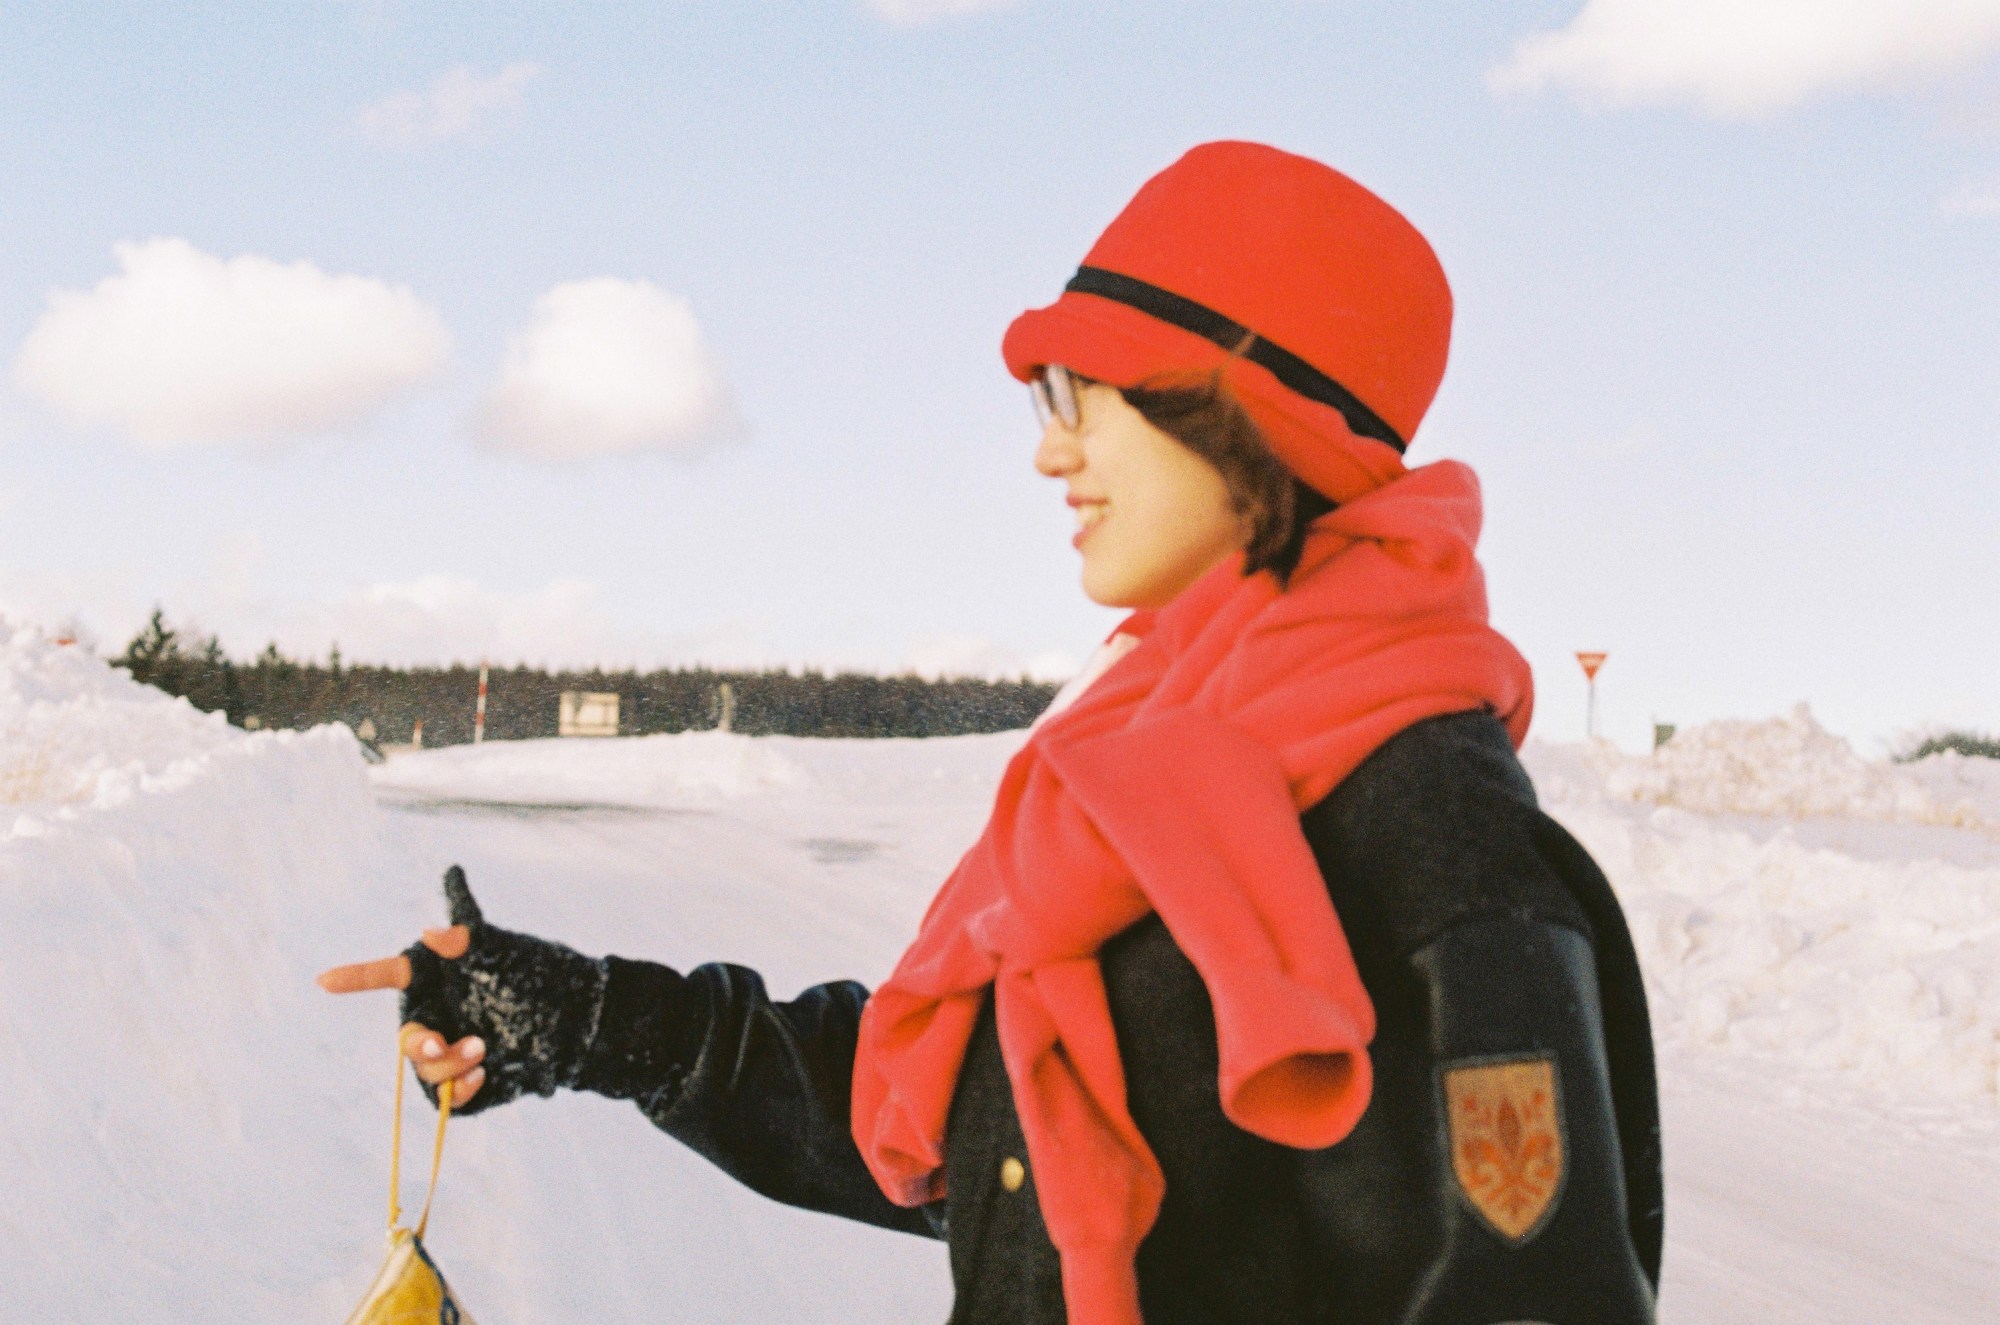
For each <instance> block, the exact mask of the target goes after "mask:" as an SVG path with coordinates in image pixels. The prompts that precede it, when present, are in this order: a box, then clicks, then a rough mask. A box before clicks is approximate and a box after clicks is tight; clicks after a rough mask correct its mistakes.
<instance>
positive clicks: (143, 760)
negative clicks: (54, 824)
mask: <svg viewBox="0 0 2000 1325" xmlns="http://www.w3.org/2000/svg"><path fill="white" fill-rule="evenodd" d="M233 736H240V733H232V730H231V728H230V726H229V724H228V723H227V722H225V721H224V720H223V718H222V716H221V715H220V714H209V713H202V712H200V711H199V710H197V709H195V708H194V707H193V706H191V705H189V704H186V703H183V702H181V701H178V700H175V699H171V698H169V697H168V696H166V695H164V694H162V693H160V692H159V691H157V690H154V689H151V688H150V687H146V686H139V685H134V684H133V683H132V680H131V678H130V677H128V676H126V675H125V674H124V673H122V672H118V671H114V670H113V669H111V668H109V667H106V666H105V665H104V664H103V663H102V662H100V661H98V659H96V658H95V657H93V656H91V655H90V654H88V653H86V652H84V651H83V650H81V649H75V648H64V647H62V646H59V645H57V644H55V643H54V642H52V641H50V640H49V639H48V638H47V637H45V636H44V635H42V633H41V632H40V631H38V630H35V629H33V628H32V627H17V626H14V625H11V624H9V623H8V622H6V621H4V620H0V827H4V826H5V825H7V824H9V823H11V822H13V821H14V815H13V814H12V813H10V811H13V812H18V811H21V810H33V811H40V812H43V813H47V812H49V811H56V810H59V809H60V807H64V806H98V807H105V806H110V805H115V804H118V803H120V802H122V801H125V800H127V799H129V798H130V797H132V796H133V795H135V794H138V793H140V792H142V791H145V790H150V789H156V788H159V787H164V786H167V785H172V784H175V783H179V782H184V781H186V780H187V779H188V778H190V777H193V776H196V770H197V769H198V768H199V766H200V764H201V761H202V760H203V759H205V758H207V757H208V756H210V755H211V754H213V753H214V752H216V751H218V750H221V749H223V748H225V747H226V746H228V745H229V744H230V742H231V740H232V737H233ZM34 822H37V821H35V820H30V821H29V823H30V825H32V824H33V823H34ZM31 831H34V829H33V827H32V826H28V827H21V826H19V825H18V824H17V825H16V826H14V827H8V828H6V832H7V834H8V835H11V834H12V833H14V832H31Z"/></svg>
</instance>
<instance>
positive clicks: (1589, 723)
mask: <svg viewBox="0 0 2000 1325" xmlns="http://www.w3.org/2000/svg"><path fill="white" fill-rule="evenodd" d="M1610 656H1611V655H1610V654H1608V653H1579V654H1577V655H1576V660H1577V662H1578V663H1579V664H1580V665H1581V666H1582V667H1583V679H1584V682H1585V683H1586V684H1587V685H1588V686H1589V689H1590V698H1589V700H1588V701H1587V702H1588V707H1587V708H1586V709H1585V710H1584V719H1583V731H1584V735H1586V736H1588V737H1589V738H1590V739H1591V740H1593V741H1594V740H1596V739H1597V669H1598V668H1600V667H1602V666H1604V660H1605V659H1606V658H1609V657H1610Z"/></svg>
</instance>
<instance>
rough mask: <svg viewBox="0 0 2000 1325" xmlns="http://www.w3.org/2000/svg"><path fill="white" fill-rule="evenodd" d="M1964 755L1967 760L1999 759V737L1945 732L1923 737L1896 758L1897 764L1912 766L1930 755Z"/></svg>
mask: <svg viewBox="0 0 2000 1325" xmlns="http://www.w3.org/2000/svg"><path fill="white" fill-rule="evenodd" d="M1947 751H1949V752H1950V753H1952V754H1961V755H1965V756H1966V757H1968V758H1978V759H2000V736H1988V735H1986V734H1985V733H1983V732H1971V731H1947V732H1938V733H1936V734H1934V735H1931V736H1926V737H1924V738H1923V739H1922V740H1921V741H1919V742H1917V743H1916V744H1915V745H1913V746H1911V747H1910V748H1909V749H1907V750H1905V751H1903V753H1901V754H1899V755H1897V756H1896V762H1897V763H1899V764H1913V763H1915V762H1916V761H1917V760H1919V759H1928V758H1930V757H1931V756H1932V755H1941V754H1944V753H1946V752H1947Z"/></svg>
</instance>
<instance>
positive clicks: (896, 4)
mask: <svg viewBox="0 0 2000 1325" xmlns="http://www.w3.org/2000/svg"><path fill="white" fill-rule="evenodd" d="M1013 3H1014V0H868V7H869V8H870V9H872V10H874V11H875V13H876V15H877V16H878V17H881V18H886V19H888V20H889V21H890V22H891V23H902V24H906V25H910V24H917V23H929V22H932V21H934V20H937V19H941V18H957V17H959V16H961V15H964V14H977V13H981V12H983V11H985V10H988V9H1006V8H1008V7H1010V6H1011V5H1013Z"/></svg>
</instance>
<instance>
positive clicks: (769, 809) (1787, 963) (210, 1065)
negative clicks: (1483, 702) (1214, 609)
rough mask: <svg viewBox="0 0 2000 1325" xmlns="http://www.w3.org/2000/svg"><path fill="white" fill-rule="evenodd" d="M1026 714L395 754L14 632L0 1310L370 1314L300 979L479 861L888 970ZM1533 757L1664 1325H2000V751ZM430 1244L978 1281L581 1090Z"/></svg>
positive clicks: (785, 1313)
mask: <svg viewBox="0 0 2000 1325" xmlns="http://www.w3.org/2000/svg"><path fill="white" fill-rule="evenodd" d="M1019 739H1020V737H1019V736H1018V734H1008V735H999V736H988V737H969V738H961V739H951V740H932V741H873V742H864V741H803V740H788V739H782V738H761V739H752V738H744V737H735V736H728V735H722V734H717V733H696V734H688V735H684V736H675V737H656V738H647V739H642V740H626V741H617V742H601V743H593V742H580V741H568V742H557V741H549V742H524V743H508V744H497V743H496V744H494V745H489V746H485V747H482V748H479V749H465V748H460V749H456V750H443V751H436V752H426V753H422V754H409V755H398V756H396V757H394V758H392V759H391V760H390V761H389V763H388V764H386V765H383V766H381V767H378V768H376V769H373V770H368V769H366V768H365V767H364V765H363V764H362V762H361V759H360V756H359V751H358V749H357V748H356V747H355V745H354V743H353V741H352V739H351V738H350V737H349V736H348V735H347V734H346V733H345V732H344V730H341V729H322V730H319V731H315V732H310V733H305V734H300V735H294V734H289V733H262V734H257V735H246V734H244V733H241V732H238V731H234V730H232V729H229V728H227V727H226V726H225V725H223V724H222V723H221V722H220V720H219V719H214V718H209V717H205V716H203V715H201V714H198V713H196V712H195V711H194V710H192V709H191V708H189V707H188V706H186V705H185V704H181V703H179V702H177V701H172V700H168V699H166V698H165V697H163V696H160V695H158V694H156V693H155V692H152V691H149V690H145V689H142V688H140V687H137V686H133V685H131V684H130V683H129V682H127V681H126V680H125V679H124V678H123V677H122V676H121V675H119V674H117V673H114V672H111V671H109V670H108V669H106V668H104V667H103V665H102V664H101V663H99V662H97V661H96V660H94V659H91V658H89V657H87V656H85V655H82V654H79V653H77V652H75V651H73V650H66V649H60V648H58V647H57V646H55V645H53V644H51V643H49V642H47V641H45V640H43V639H42V638H40V637H39V636H37V635H35V634H33V633H32V632H28V631H22V630H15V629H13V628H11V627H8V626H7V625H5V624H4V623H0V1083H4V1094H0V1100H4V1103H0V1122H4V1124H5V1125H4V1127H0V1157H4V1176H5V1183H6V1190H7V1192H8V1196H9V1198H10V1199H8V1200H7V1201H5V1202H0V1321H4V1322H9V1323H11V1322H16V1321H19V1322H68V1321H82V1320H86V1319H98V1318H104V1317H124V1318H133V1319H143V1320H159V1321H183V1320H185V1321H191V1322H192V1321H201V1322H204V1323H208V1322H235V1321H242V1322H246V1323H247V1322H251V1321H268V1320H274V1319H336V1320H337V1319H341V1318H342V1316H344V1314H345V1312H346V1310H347V1308H348V1307H350V1306H351V1305H352V1302H353V1300H354V1298H355V1297H357V1296H358V1294H359V1293H360V1291H361V1289H362V1287H363V1286H364V1285H365V1283H366V1281H367V1279H368V1276H369V1274H370V1273H371V1272H372V1270H373V1268H374V1264H375V1262H376V1260H377V1258H378V1255H379V1250H380V1243H379V1228H380V1222H381V1217H382V1204H383V1192H382V1190H381V1188H382V1184H383V1181H384V1178H385V1172H384V1170H385V1164H386V1158H387V1156H386V1147H387V1132H388V1116H387V1115H388V1112H389V1092H390V1076H389V1072H390V1068H391V1065H392V1055H393V1052H394V1049H393V1042H392V1038H391V1036H392V1030H393V1020H394V1014H393V1006H392V1001H391V1000H390V999H389V998H388V997H387V996H356V997H353V998H347V999H332V998H329V997H327V996H325V995H322V994H320V993H319V992H318V991H317V990H316V989H314V988H313V987H312V985H311V983H310V977H311V974H312V973H313V972H314V971H315V970H317V969H319V968H320V967H323V966H325V965H329V964H331V963H334V962H337V961H343V960H350V959H353V958H357V957H365V956H373V955H377V954H380V953H384V952H388V951H392V950H394V949H396V948H399V947H401V946H403V945H404V944H405V943H407V942H408V941H409V939H410V937H411V935H412V934H413V933H414V932H415V930H416V929H417V928H418V927H419V926H420V925H423V924H431V923H437V920H438V918H439V917H440V914H441V906H440V903H439V901H438V898H437V893H436V879H437V876H438V874H439V872H440V871H441V870H442V868H443V867H444V866H445V865H446V864H448V863H451V862H453V861H457V862H460V863H462V864H464V865H465V867H466V869H467V871H468V874H469V875H470V877H471V880H472V883H473V887H474V889H475V890H476V891H477V892H478V893H479V895H480V897H481V900H482V902H483V903H484V904H485V906H486V910H487V913H488V915H489V917H491V918H492V919H493V920H494V921H495V922H496V923H499V924H503V925H508V926H511V927H515V928H521V929H526V930H531V931H534V932H538V933H543V934H547V935H549V936H552V937H558V938H562V939H564V940H566V941H568V942H570V943H572V944H574V945H576V946H578V947H580V948H583V949H585V950H586V951H595V952H603V951H616V952H621V953H624V954H627V955H631V956H644V957H651V958H656V959H659V960H664V961H670V962H676V963H681V964H692V963H695V962H699V961H705V960H718V959H719V960H733V961H740V962H744V963H747V964H750V965H754V966H756V967H758V968H759V969H761V970H763V971H764V972H765V974H766V976H767V978H768V979H769V980H770V982H771V983H772V985H773V987H774V988H776V989H779V990H790V989H795V988H798V987H800V986H803V985H805V984H808V983H811V982H814V981H818V980H824V979H830V978H837V977H845V976H853V977H856V978H859V979H863V980H873V979H876V978H879V976H880V975H881V974H882V973H883V972H884V971H885V970H886V969H887V968H888V966H889V964H890V963H891V962H892V961H893V959H894V957H895V954H896V952H897V951H898V949H899V946H900V944H901V942H902V940H903V939H904V938H906V937H907V935H908V934H909V933H910V932H911V931H912V930H913V928H914V926H915V923H916V919H917V916H918V915H919V913H920V912H921V909H922V907H923V905H924V903H925V901H926V900H927V899H928V897H929V894H930V891H931V890H932V888H934V887H935V885H936V883H937V882H938V880H939V879H940V878H941V877H942V876H943V874H944V872H945V871H946V870H947V869H948V868H949V866H950V864H951V862H952V860H953V859H954V858H955V856H956V854H957V852H958V851H960V850H961V849H962V848H963V847H964V845H965V844H966V843H967V842H968V841H969V840H970V839H971V837H972V836H973V835H974V834H975V833H976V831H977V829H978V826H979V823H980V821H981V819H982V818H983V815H984V812H985V809H986V804H987V800H988V797H989V796H990V794H991V789H992V786H993V784H994V781H995V778H996V776H997V774H998V771H999V768H1000V765H1001V763H1002V762H1003V761H1004V760H1005V758H1006V756H1007V755H1008V754H1009V753H1010V752H1011V751H1012V749H1013V748H1014V746H1015V744H1016V743H1017V742H1018V740H1019ZM1528 762H1529V766H1530V768H1531V770H1532V771H1533V772H1534V774H1535V776H1536V780H1537V783H1538V785H1539V786H1540V787H1541V789H1542V792H1543V795H1544V798H1545V800H1546V801H1547V802H1548V804H1549V807H1550V809H1551V811H1552V812H1553V813H1555V814H1556V815H1557V817H1559V818H1561V819H1562V820H1563V821H1564V822H1565V823H1566V824H1568V825H1569V826H1570V828H1571V829H1572V830H1573V831H1574V832H1576V833H1577V835H1578V836H1579V837H1580V838H1581V839H1582V840H1583V841H1584V842H1585V843H1586V845H1588V846H1589V847H1590V849H1591V850H1592V852H1593V853H1594V854H1596V855H1597V857H1598V859H1599V860H1600V861H1601V862H1603V864H1604V865H1605V867H1606V869H1607V871H1608V872H1609V873H1610V874H1611V876H1612V879H1613V882H1614V884H1615V885H1616V886H1617V887H1618V889H1619V891H1620V894H1621V896H1622V897H1623V898H1624V900H1625V903H1626V905H1627V908H1628V910H1629V912H1630V914H1631V916H1632V921H1633V928H1634V932H1635V937H1636V938H1637V940H1638V942H1639V946H1640V951H1641V957H1642V960H1643V961H1644V962H1645V964H1646V968H1647V974H1648V978H1649V981H1650V983H1651V988H1652V992H1653V1000H1654V1010H1655V1016H1656V1018H1657V1020H1658V1032H1659V1040H1660V1047H1661V1054H1662V1074H1663V1077H1662V1079H1663V1088H1664V1094H1665V1106H1666V1127H1667V1138H1666V1139H1667V1157H1668V1202H1669V1204H1668V1259H1667V1270H1666V1288H1665V1293H1664V1296H1663V1316H1664V1319H1666V1320H1667V1321H1669V1322H1673V1323H1675V1325H1697V1323H1704V1325H1705V1323H1707V1322H1717V1323H1719V1325H1720V1323H1727V1322H1737V1321H1741V1322H1752V1321H1754V1322H1759V1323H1760V1325H1767V1323H1776V1322H1790V1321H1798V1322H1807V1321H1810V1322H1814V1323H1815V1325H1835V1323H1838V1322H1853V1323H1854V1325H1884V1323H1887V1322H1896V1323H1897V1325H1905V1323H1918V1322H1983V1321H1992V1320H1995V1319H2000V1307H1996V1303H2000V1202H1996V1200H1995V1199H1994V1196H1993V1193H1994V1192H1995V1191H1996V1190H2000V765H1996V764H1994V763H1992V762H1989V761H1980V760H1960V759H1956V758H1949V757H1947V758H1941V759H1935V760H1927V761H1925V762H1924V763H1923V764H1922V765H1918V766H1914V767H1908V768H1905V767H1896V766H1893V765H1886V764H1882V763H1878V762H1873V761H1867V760H1862V759H1859V758H1858V757H1856V756H1855V755H1854V753H1853V752H1852V751H1851V750H1850V749H1848V748H1847V746H1846V745H1845V743H1843V742H1840V741H1838V740H1837V739H1835V738H1832V737H1830V736H1828V735H1827V734H1826V733H1824V732H1822V731H1820V730H1819V729H1818V728H1817V727H1816V726H1814V725H1813V724H1812V722H1811V720H1810V717H1809V715H1806V714H1804V713H1803V712H1799V713H1794V714H1792V715H1788V716H1786V717H1784V718H1780V719H1774V720H1771V721H1768V722H1762V723H1752V724H1733V725H1732V724H1716V725H1715V726H1713V727H1710V728H1703V729H1696V730H1693V731H1688V732H1684V733H1683V734H1682V735H1681V736H1680V737H1678V738H1677V739H1676V741H1675V742H1674V744H1673V745H1671V746H1669V747H1668V749H1667V750H1665V751H1662V752H1661V753H1660V754H1659V755H1658V756H1655V757H1652V758H1637V757H1625V756H1619V755H1617V754H1616V753H1615V752H1612V751H1609V750H1605V749H1595V750H1593V749H1586V748H1583V747H1542V746H1536V745H1532V744H1531V746H1530V749H1529V752H1528ZM420 1107H421V1106H419V1105H415V1104H413V1107H412V1113H411V1118H412V1120H413V1122H414V1121H416V1120H417V1119H418V1117H419V1113H418V1110H419V1108H420ZM417 1130H418V1132H419V1133H420V1132H421V1128H420V1127H419V1128H418V1129H417ZM414 1149H415V1142H414V1140H413V1144H412V1150H413V1152H414ZM431 1242H432V1245H433V1249H434V1250H435V1251H436V1253H437V1255H438V1257H439V1259H440V1260H441V1262H442V1263H443V1265H444V1266H445V1268H446V1270H447V1272H448V1273H449V1274H450V1275H451V1277H452V1279H453V1281H454V1283H455V1284H456V1285H457V1286H458V1287H459V1288H460V1290H461V1292H462V1294H463V1296H464V1297H465V1299H466V1300H467V1303H468V1305H469V1306H470V1307H471V1309H472V1310H473V1312H474V1314H475V1315H477V1316H478V1317H479V1319H481V1320H482V1321H486V1322H488V1325H505V1323H506V1322H508V1321H519V1322H529V1321H535V1320H565V1321H566V1320H585V1319H590V1320H603V1321H626V1320H630V1321H634V1322H637V1321H648V1322H651V1321H656V1320H660V1319H673V1320H681V1321H688V1322H697V1321H718V1322H719V1321H735V1320H743V1319H758V1320H768V1321H774V1322H794V1321H797V1322H821V1321H824V1322H828V1323H829V1325H831V1323H832V1322H843V1323H847V1322H877V1321H879V1322H883V1325H888V1323H889V1322H896V1323H898V1325H908V1323H909V1322H913V1321H923V1320H937V1319H942V1318H943V1316H944V1314H945V1311H946V1306H947V1297H948V1289H947V1286H946V1283H945V1267H944V1261H943V1256H942V1251H941V1249H940V1248H939V1247H938V1246H936V1245H935V1244H931V1243H927V1242H924V1241H921V1240H918V1239H914V1238H908V1237H903V1236H900V1235H896V1234H890V1233H883V1232H877V1231H874V1230H870V1229H865V1228H860V1227H857V1226H852V1225H847V1224H844V1223H842V1222H840V1221H837V1220H831V1219H826V1218H822V1217H818V1216H812V1215H807V1214H803V1213H801V1212H797V1211H792V1210H788V1209H785V1208H782V1207H779V1206H775V1205H772V1204H771V1203H769V1202H766V1201H763V1200H762V1199H761V1198H758V1197H756V1196H754V1195H751V1194H750V1193H748V1192H746V1191H744V1190H742V1189H739V1188H737V1187H735V1186H734V1185H733V1184H731V1183H730V1182H729V1181H728V1180H727V1179H724V1178H722V1177H721V1176H720V1175H718V1174H716V1173H715V1172H713V1171H712V1170H710V1169H709V1168H708V1167H707V1166H706V1165H705V1164H704V1163H703V1162H702V1161H700V1160H699V1159H697V1158H695V1157H694V1156H692V1155H690V1154H688V1153H686V1152H684V1151H682V1150H681V1149H679V1148H678V1147H677V1146H675V1145H674V1144H673V1143H672V1142H671V1141H669V1140H667V1139H666V1138H664V1137H661V1136H660V1135H659V1134H658V1133H656V1132H654V1131H652V1130H651V1128H650V1127H649V1126H648V1125H647V1124H646V1123H645V1121H644V1120H643V1119H642V1118H641V1117H640V1116H639V1115H638V1113H637V1112H636V1111H635V1110H632V1109H631V1108H630V1107H629V1106H624V1105H616V1104H612V1103H610V1102H608V1101H603V1100H598V1099H594V1098H587V1097H578V1096H564V1097H561V1098H558V1099H555V1100H547V1101H545V1100H527V1101H523V1102H521V1103H519V1104H517V1105H514V1106H510V1107H509V1108H507V1109H504V1110H500V1111H498V1112H496V1113H493V1114H490V1115H485V1116H482V1117H479V1118H476V1119H470V1120H465V1121H464V1122H462V1123H461V1124H458V1125H456V1126H454V1128H453V1131H452V1135H451V1141H450V1145H449V1149H448V1154H447V1157H446V1168H445V1179H444V1183H443V1186H442V1191H441V1195H440V1198H439V1207H438V1213H437V1216H436V1218H435V1220H434V1223H433V1229H432V1237H431Z"/></svg>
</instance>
